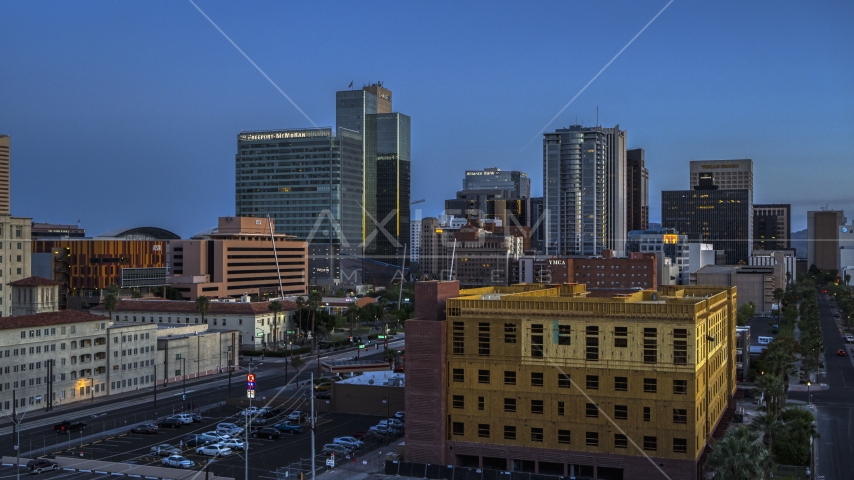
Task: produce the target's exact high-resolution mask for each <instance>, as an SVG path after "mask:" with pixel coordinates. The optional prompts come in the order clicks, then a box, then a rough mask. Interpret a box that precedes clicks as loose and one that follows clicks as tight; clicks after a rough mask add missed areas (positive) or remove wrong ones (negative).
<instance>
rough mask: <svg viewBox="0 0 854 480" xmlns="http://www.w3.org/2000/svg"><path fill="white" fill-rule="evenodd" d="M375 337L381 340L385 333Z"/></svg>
mask: <svg viewBox="0 0 854 480" xmlns="http://www.w3.org/2000/svg"><path fill="white" fill-rule="evenodd" d="M377 338H378V339H380V340H383V339H384V338H385V335H377Z"/></svg>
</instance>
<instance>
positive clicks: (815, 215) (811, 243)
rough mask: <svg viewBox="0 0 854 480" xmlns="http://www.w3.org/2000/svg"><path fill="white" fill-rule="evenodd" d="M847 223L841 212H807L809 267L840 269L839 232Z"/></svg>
mask: <svg viewBox="0 0 854 480" xmlns="http://www.w3.org/2000/svg"><path fill="white" fill-rule="evenodd" d="M845 223H847V219H846V218H845V216H844V214H843V212H842V211H841V210H819V211H809V212H807V265H810V266H812V265H815V266H816V267H818V268H820V269H821V270H836V269H838V268H839V263H840V262H839V231H840V229H841V228H843V226H844V225H845Z"/></svg>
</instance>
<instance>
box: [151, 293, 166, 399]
mask: <svg viewBox="0 0 854 480" xmlns="http://www.w3.org/2000/svg"><path fill="white" fill-rule="evenodd" d="M163 290H166V287H163ZM155 361H156V359H155ZM154 408H157V364H154Z"/></svg>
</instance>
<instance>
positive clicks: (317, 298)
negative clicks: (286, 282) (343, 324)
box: [308, 291, 323, 366]
mask: <svg viewBox="0 0 854 480" xmlns="http://www.w3.org/2000/svg"><path fill="white" fill-rule="evenodd" d="M322 301H323V296H322V295H321V294H320V293H318V292H316V291H315V292H311V293H309V294H308V310H309V313H310V314H311V353H312V354H314V352H315V349H316V348H317V324H316V319H317V309H318V308H320V302H322ZM319 365H320V363H319V362H318V366H319Z"/></svg>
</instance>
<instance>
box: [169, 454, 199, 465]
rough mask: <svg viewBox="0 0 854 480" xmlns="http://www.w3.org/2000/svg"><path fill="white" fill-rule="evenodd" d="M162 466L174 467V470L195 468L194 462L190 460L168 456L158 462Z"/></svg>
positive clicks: (179, 456)
mask: <svg viewBox="0 0 854 480" xmlns="http://www.w3.org/2000/svg"><path fill="white" fill-rule="evenodd" d="M160 463H162V464H163V465H165V466H167V467H175V468H193V467H194V466H196V464H195V462H193V461H192V460H188V459H186V458H184V457H182V456H181V455H169V456H168V457H166V458H164V459H163V460H161V461H160Z"/></svg>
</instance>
